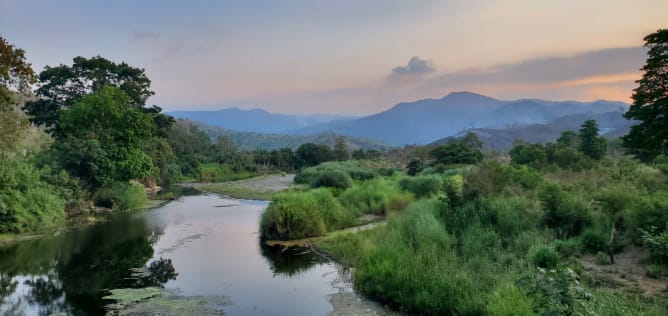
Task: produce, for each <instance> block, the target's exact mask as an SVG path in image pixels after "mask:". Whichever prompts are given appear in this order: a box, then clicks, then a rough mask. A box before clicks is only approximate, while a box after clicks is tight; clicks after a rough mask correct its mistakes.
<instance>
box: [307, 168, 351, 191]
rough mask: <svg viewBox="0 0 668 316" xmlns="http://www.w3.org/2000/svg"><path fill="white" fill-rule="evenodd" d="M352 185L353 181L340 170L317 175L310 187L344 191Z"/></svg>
mask: <svg viewBox="0 0 668 316" xmlns="http://www.w3.org/2000/svg"><path fill="white" fill-rule="evenodd" d="M352 185H353V179H352V178H350V176H349V175H348V174H347V173H345V172H343V171H340V170H331V171H325V172H321V173H319V174H318V175H317V176H316V177H315V179H313V182H311V186H312V187H314V188H320V187H327V188H337V189H346V188H349V187H351V186H352Z"/></svg>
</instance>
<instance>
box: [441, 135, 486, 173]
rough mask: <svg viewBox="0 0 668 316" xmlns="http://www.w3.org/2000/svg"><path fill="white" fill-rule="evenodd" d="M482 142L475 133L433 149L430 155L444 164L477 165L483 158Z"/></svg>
mask: <svg viewBox="0 0 668 316" xmlns="http://www.w3.org/2000/svg"><path fill="white" fill-rule="evenodd" d="M480 148H482V142H481V141H480V139H478V136H477V135H476V134H475V133H473V132H468V133H466V136H464V137H463V138H461V139H452V140H450V142H448V143H447V144H445V145H441V146H439V147H436V148H434V149H432V150H431V151H430V152H429V155H430V156H431V157H432V158H434V159H435V160H436V162H437V163H442V164H446V165H447V164H458V163H463V164H476V163H478V162H480V161H481V160H482V158H483V155H482V151H480Z"/></svg>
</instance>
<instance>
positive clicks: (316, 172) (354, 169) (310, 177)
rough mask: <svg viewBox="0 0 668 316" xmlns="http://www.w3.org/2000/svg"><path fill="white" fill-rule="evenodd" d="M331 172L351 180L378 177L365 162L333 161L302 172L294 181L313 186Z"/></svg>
mask: <svg viewBox="0 0 668 316" xmlns="http://www.w3.org/2000/svg"><path fill="white" fill-rule="evenodd" d="M331 172H343V173H346V174H348V176H350V178H352V179H354V180H360V181H364V180H370V179H373V178H375V177H377V176H378V173H377V172H376V171H374V170H373V169H371V168H369V167H368V166H367V163H366V162H364V161H353V160H349V161H331V162H325V163H321V164H319V165H317V166H314V167H309V168H305V169H303V170H301V171H300V172H299V173H298V174H297V176H296V177H295V180H294V181H295V183H299V184H312V183H313V182H314V181H315V180H316V179H317V178H318V177H319V176H320V175H321V174H323V173H331Z"/></svg>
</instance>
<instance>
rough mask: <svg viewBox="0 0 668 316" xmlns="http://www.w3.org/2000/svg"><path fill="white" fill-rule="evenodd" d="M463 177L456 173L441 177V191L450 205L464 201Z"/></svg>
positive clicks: (453, 205) (456, 204)
mask: <svg viewBox="0 0 668 316" xmlns="http://www.w3.org/2000/svg"><path fill="white" fill-rule="evenodd" d="M463 185H464V178H463V177H462V175H459V174H456V175H451V176H444V177H443V192H445V195H446V196H447V197H448V204H449V205H450V206H451V207H455V206H460V205H461V204H462V202H463V201H464V191H463Z"/></svg>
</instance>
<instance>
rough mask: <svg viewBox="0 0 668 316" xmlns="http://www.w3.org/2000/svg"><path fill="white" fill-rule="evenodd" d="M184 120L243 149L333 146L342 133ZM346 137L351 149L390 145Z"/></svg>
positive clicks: (212, 136)
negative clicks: (235, 127) (268, 130)
mask: <svg viewBox="0 0 668 316" xmlns="http://www.w3.org/2000/svg"><path fill="white" fill-rule="evenodd" d="M182 121H186V122H187V124H194V125H197V127H198V128H199V129H200V130H201V131H203V132H204V133H206V134H207V135H208V136H209V137H210V138H211V139H212V140H214V141H215V140H216V138H218V137H219V136H223V135H227V136H230V137H231V138H232V140H233V141H234V144H235V145H236V146H237V148H239V149H241V150H255V149H266V150H274V149H281V148H292V149H296V148H297V147H299V146H300V145H302V144H305V143H314V144H323V145H327V146H330V147H333V146H334V143H335V142H336V139H337V138H338V137H340V135H337V134H334V133H320V134H317V135H284V134H263V133H253V132H239V131H232V130H228V129H224V128H221V127H217V126H212V125H208V124H204V123H201V122H196V121H191V120H182ZM345 138H346V143H347V144H348V149H350V150H351V151H352V150H356V149H364V150H368V149H376V150H383V149H386V148H389V147H390V146H388V145H387V144H385V143H383V142H380V141H375V140H371V139H364V138H360V137H350V136H345Z"/></svg>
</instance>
